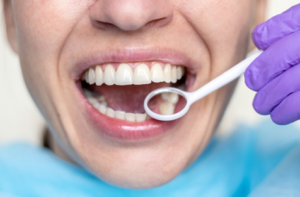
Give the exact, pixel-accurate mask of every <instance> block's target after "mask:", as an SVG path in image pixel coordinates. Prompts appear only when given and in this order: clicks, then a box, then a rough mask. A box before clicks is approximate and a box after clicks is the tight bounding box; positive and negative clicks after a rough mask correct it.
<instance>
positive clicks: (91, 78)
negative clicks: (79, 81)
mask: <svg viewBox="0 0 300 197" xmlns="http://www.w3.org/2000/svg"><path fill="white" fill-rule="evenodd" d="M95 81H96V75H95V71H94V69H92V68H90V69H89V73H88V83H89V84H91V85H92V84H94V83H95Z"/></svg>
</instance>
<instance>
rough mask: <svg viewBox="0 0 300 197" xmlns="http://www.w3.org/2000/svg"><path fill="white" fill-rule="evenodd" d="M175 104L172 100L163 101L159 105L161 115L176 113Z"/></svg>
mask: <svg viewBox="0 0 300 197" xmlns="http://www.w3.org/2000/svg"><path fill="white" fill-rule="evenodd" d="M174 110H175V106H174V105H173V104H172V103H170V102H163V103H161V104H160V105H159V111H160V114H161V115H171V114H174Z"/></svg>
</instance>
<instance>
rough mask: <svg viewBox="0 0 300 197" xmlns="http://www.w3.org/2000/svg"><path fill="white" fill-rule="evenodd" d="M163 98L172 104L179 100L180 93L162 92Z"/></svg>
mask: <svg viewBox="0 0 300 197" xmlns="http://www.w3.org/2000/svg"><path fill="white" fill-rule="evenodd" d="M161 98H162V100H163V101H167V102H170V103H172V104H176V103H177V102H178V100H179V95H178V94H176V93H162V94H161Z"/></svg>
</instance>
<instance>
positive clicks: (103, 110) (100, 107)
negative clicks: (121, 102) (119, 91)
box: [97, 105, 107, 114]
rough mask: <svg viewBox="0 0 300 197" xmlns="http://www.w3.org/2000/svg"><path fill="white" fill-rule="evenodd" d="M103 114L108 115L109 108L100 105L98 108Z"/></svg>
mask: <svg viewBox="0 0 300 197" xmlns="http://www.w3.org/2000/svg"><path fill="white" fill-rule="evenodd" d="M97 109H98V110H99V111H100V112H101V113H102V114H106V111H107V107H106V106H105V105H99V107H98V108H97Z"/></svg>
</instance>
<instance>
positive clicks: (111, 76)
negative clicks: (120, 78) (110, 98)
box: [104, 65, 116, 85]
mask: <svg viewBox="0 0 300 197" xmlns="http://www.w3.org/2000/svg"><path fill="white" fill-rule="evenodd" d="M115 75H116V72H115V69H114V68H113V67H112V66H111V65H107V66H106V68H105V71H104V83H105V84H106V85H114V84H115Z"/></svg>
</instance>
